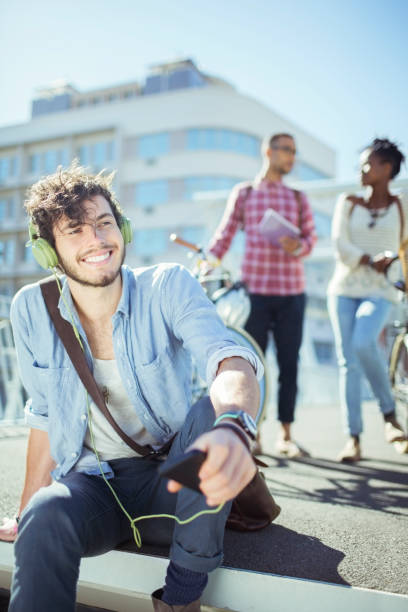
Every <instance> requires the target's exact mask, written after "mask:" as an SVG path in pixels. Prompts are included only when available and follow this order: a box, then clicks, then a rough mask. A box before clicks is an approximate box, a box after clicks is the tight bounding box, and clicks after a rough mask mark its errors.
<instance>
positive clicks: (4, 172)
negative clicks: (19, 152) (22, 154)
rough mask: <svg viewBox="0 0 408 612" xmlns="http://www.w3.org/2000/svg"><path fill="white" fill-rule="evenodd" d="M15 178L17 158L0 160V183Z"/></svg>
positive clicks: (2, 158)
mask: <svg viewBox="0 0 408 612" xmlns="http://www.w3.org/2000/svg"><path fill="white" fill-rule="evenodd" d="M16 176H17V157H1V158H0V183H3V182H5V181H7V179H9V178H15V177H16Z"/></svg>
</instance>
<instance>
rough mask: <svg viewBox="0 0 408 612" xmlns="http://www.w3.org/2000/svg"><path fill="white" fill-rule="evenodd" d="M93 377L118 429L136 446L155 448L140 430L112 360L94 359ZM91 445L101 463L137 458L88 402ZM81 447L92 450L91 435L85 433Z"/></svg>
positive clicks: (136, 417) (134, 452) (141, 427)
mask: <svg viewBox="0 0 408 612" xmlns="http://www.w3.org/2000/svg"><path fill="white" fill-rule="evenodd" d="M93 361H94V371H93V375H94V378H95V381H96V384H97V385H98V388H99V389H100V391H101V392H102V394H103V395H104V399H105V402H106V404H107V406H108V408H109V412H110V413H111V414H112V416H113V418H114V419H115V421H116V422H117V424H118V425H119V427H120V428H121V429H123V431H124V432H125V433H126V434H127V435H128V436H129V437H130V438H132V439H133V440H134V441H135V442H137V444H140V445H141V446H144V445H146V444H151V445H156V446H157V441H156V440H155V439H154V438H153V437H152V436H151V435H150V434H149V432H148V431H147V430H146V429H145V428H144V427H143V425H142V423H141V421H140V419H139V417H138V416H137V412H136V410H135V408H134V407H133V406H132V404H131V403H130V401H129V398H128V396H127V394H126V391H125V388H124V386H123V384H122V380H121V378H120V374H119V370H118V367H117V365H116V360H115V359H112V360H104V359H94V360H93ZM90 412H91V419H92V423H91V426H92V432H93V437H94V443H95V447H96V450H97V451H98V455H99V457H100V459H101V460H103V461H109V460H111V459H122V458H125V457H138V456H140V455H139V454H138V453H137V452H136V451H134V450H133V449H131V448H130V446H128V445H127V444H126V442H124V441H123V440H122V438H121V437H120V436H119V435H118V434H117V433H116V431H115V430H114V429H113V427H112V426H111V425H110V423H109V422H108V421H107V419H106V417H104V415H103V414H102V413H101V411H100V410H99V408H98V407H97V406H96V405H95V404H94V402H92V401H90ZM84 446H85V447H86V448H89V449H91V450H93V445H92V440H91V434H90V431H89V424H88V429H87V431H86V435H85V440H84Z"/></svg>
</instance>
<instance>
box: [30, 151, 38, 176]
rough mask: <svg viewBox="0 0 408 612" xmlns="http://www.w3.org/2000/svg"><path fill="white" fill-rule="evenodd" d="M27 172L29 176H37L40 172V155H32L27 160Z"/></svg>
mask: <svg viewBox="0 0 408 612" xmlns="http://www.w3.org/2000/svg"><path fill="white" fill-rule="evenodd" d="M28 171H29V172H30V174H39V173H40V172H41V154H40V153H33V154H32V155H30V157H29V158H28Z"/></svg>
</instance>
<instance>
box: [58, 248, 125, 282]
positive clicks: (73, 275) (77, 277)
mask: <svg viewBox="0 0 408 612" xmlns="http://www.w3.org/2000/svg"><path fill="white" fill-rule="evenodd" d="M125 255H126V251H125V248H123V251H122V256H121V261H120V263H119V264H118V267H117V268H116V270H112V271H111V272H106V273H104V274H103V275H102V276H101V277H100V278H98V279H97V280H91V279H89V278H86V277H85V274H84V275H83V276H82V275H81V274H80V273H79V272H78V271H77V270H75V268H74V267H73V266H71V265H70V264H69V263H68V261H66V260H64V259H63V258H62V257H61V256H60V255H59V254H58V260H59V262H60V266H61V268H62V270H63V272H64V274H65V275H66V276H67V277H68V278H70V279H71V280H73V281H75V282H76V283H79V284H80V285H83V286H85V287H108V286H109V285H112V283H114V281H115V280H116V279H117V277H118V276H119V274H120V269H121V267H122V264H123V262H124V261H125Z"/></svg>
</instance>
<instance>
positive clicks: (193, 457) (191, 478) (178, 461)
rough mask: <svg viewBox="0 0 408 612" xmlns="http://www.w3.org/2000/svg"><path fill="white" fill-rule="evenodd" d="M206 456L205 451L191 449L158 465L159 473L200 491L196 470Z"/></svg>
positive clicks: (163, 476) (197, 470)
mask: <svg viewBox="0 0 408 612" xmlns="http://www.w3.org/2000/svg"><path fill="white" fill-rule="evenodd" d="M206 457H207V453H204V452H203V451H200V450H196V449H193V450H191V451H188V452H187V453H183V454H182V455H177V456H176V457H172V458H171V459H167V460H166V461H165V462H164V463H163V464H162V465H161V466H160V467H159V474H160V476H161V477H162V478H171V479H172V480H176V481H177V482H179V483H180V484H182V485H183V487H188V488H189V489H193V490H194V491H198V493H202V491H201V489H200V479H199V477H198V472H199V471H200V467H201V465H202V464H203V462H204V461H205V458H206Z"/></svg>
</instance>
